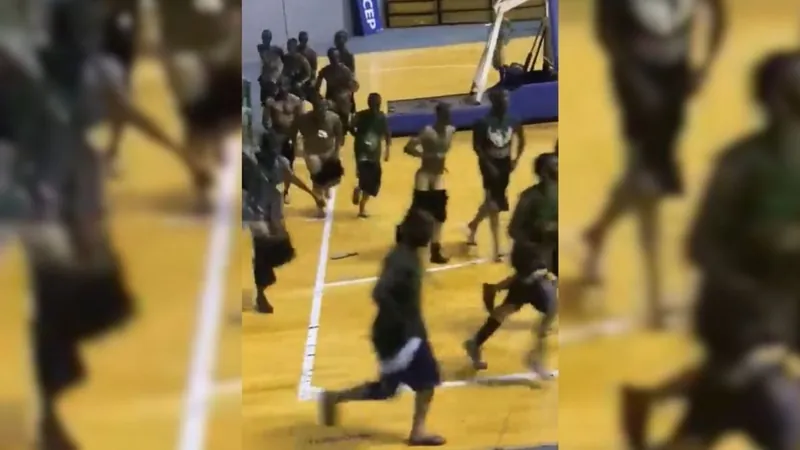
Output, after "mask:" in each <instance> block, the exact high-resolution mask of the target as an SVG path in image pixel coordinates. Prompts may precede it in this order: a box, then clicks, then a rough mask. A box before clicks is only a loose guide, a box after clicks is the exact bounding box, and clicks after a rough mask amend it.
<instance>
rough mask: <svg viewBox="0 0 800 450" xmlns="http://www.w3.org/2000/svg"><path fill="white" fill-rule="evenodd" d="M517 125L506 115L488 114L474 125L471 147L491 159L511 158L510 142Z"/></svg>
mask: <svg viewBox="0 0 800 450" xmlns="http://www.w3.org/2000/svg"><path fill="white" fill-rule="evenodd" d="M517 123H518V122H517V121H516V120H515V119H514V118H513V117H511V116H510V115H508V114H506V115H504V116H502V117H497V116H495V115H493V114H489V115H488V116H486V117H484V118H483V119H481V120H480V121H478V123H477V124H475V128H474V130H473V132H472V139H473V147H475V148H478V149H481V150H483V151H484V152H486V154H487V155H488V156H489V157H491V158H498V159H503V158H509V157H511V142H512V140H513V138H514V129H515V128H516V127H517Z"/></svg>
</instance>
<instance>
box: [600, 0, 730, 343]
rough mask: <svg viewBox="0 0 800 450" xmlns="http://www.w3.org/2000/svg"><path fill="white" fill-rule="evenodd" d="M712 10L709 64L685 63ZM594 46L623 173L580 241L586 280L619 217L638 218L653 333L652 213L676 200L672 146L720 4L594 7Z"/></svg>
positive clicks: (656, 311) (629, 0)
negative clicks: (609, 96) (605, 74)
mask: <svg viewBox="0 0 800 450" xmlns="http://www.w3.org/2000/svg"><path fill="white" fill-rule="evenodd" d="M701 6H708V9H709V10H710V12H711V14H710V18H711V20H712V24H711V27H710V28H711V38H710V49H709V52H708V59H707V60H706V61H705V62H704V63H703V64H702V65H700V66H699V67H696V68H694V67H692V66H691V63H690V54H691V44H692V43H693V42H694V41H693V39H692V38H691V37H692V31H693V29H694V23H695V22H696V20H695V19H696V18H697V17H698V12H699V11H701V9H702V8H701ZM596 11H597V24H598V30H597V32H598V35H599V40H600V42H601V44H602V46H603V48H604V50H605V53H606V56H607V58H608V59H609V63H610V67H611V71H612V79H613V83H614V90H615V93H616V96H617V103H618V104H619V107H620V109H621V111H622V128H623V134H624V137H625V145H626V146H627V151H626V157H627V160H628V161H627V164H628V168H627V171H626V172H625V175H624V176H623V178H622V179H621V180H620V182H619V183H618V185H617V186H616V187H615V189H614V191H612V193H611V195H610V198H609V200H608V203H607V205H606V206H605V208H604V209H603V211H602V212H601V214H600V216H599V217H598V219H597V221H596V222H595V223H593V224H592V225H591V226H590V227H589V229H588V230H587V231H586V233H585V235H584V240H585V241H586V244H587V246H588V250H589V254H588V257H587V260H586V267H585V279H586V281H587V282H588V283H591V284H594V283H599V282H600V275H599V261H600V256H601V252H602V248H603V245H604V243H605V239H606V236H607V235H608V232H609V230H610V229H611V227H612V226H613V225H614V224H615V223H616V222H617V220H618V219H619V218H621V217H622V216H623V215H624V214H627V213H629V212H633V213H634V214H636V216H637V218H638V220H639V222H640V228H641V234H642V239H641V242H642V249H643V252H644V257H645V271H646V282H647V297H648V299H647V301H648V303H649V305H650V306H649V315H650V322H651V325H652V326H655V327H659V326H662V325H663V314H661V312H662V311H660V309H661V299H660V296H661V280H660V270H659V267H658V266H659V264H658V260H659V258H660V257H659V252H658V244H659V236H658V226H659V218H658V208H659V205H660V204H661V201H662V200H663V199H664V198H665V197H668V196H674V195H680V194H681V193H682V192H683V182H682V177H681V174H680V169H679V167H678V160H677V159H678V155H677V148H678V138H679V135H680V132H681V130H682V128H683V123H684V119H685V110H686V105H687V103H688V101H689V100H690V99H691V97H692V96H693V95H694V94H695V93H696V92H697V91H698V89H699V88H700V87H701V85H702V83H703V81H704V80H705V78H706V76H707V74H708V71H709V69H710V66H711V64H712V62H713V61H714V59H715V58H716V56H717V53H718V51H719V48H720V44H721V42H722V36H723V30H724V17H723V13H724V11H723V5H722V1H721V0H682V1H672V0H626V1H617V0H597V8H596Z"/></svg>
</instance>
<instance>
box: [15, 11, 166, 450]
mask: <svg viewBox="0 0 800 450" xmlns="http://www.w3.org/2000/svg"><path fill="white" fill-rule="evenodd" d="M4 12H13V13H15V14H17V15H18V16H19V18H20V22H19V23H18V24H17V23H15V24H13V26H14V27H16V28H7V29H5V30H4V31H5V32H6V34H5V36H6V37H8V36H11V37H12V39H8V40H4V42H2V43H0V44H2V45H0V61H2V63H3V69H4V70H2V71H0V76H2V83H0V121H2V124H0V127H2V129H3V134H4V135H3V136H2V137H3V139H4V140H5V142H4V144H5V149H6V150H5V151H6V152H12V151H13V154H14V155H16V159H15V160H14V161H11V160H10V159H9V160H6V161H4V163H6V164H3V165H12V164H13V166H14V167H15V169H18V170H15V171H14V173H13V175H14V176H13V178H14V181H15V182H16V183H18V184H17V185H18V186H22V187H23V189H24V191H25V193H26V194H27V195H25V196H24V197H25V201H26V204H25V205H24V207H26V208H28V209H27V210H26V211H24V212H23V219H22V220H23V221H24V223H25V226H24V227H23V228H21V229H20V231H21V233H20V234H21V236H22V241H23V246H24V248H25V251H26V253H27V255H28V261H29V263H30V266H31V268H30V279H31V283H32V290H33V295H32V297H33V299H32V300H33V303H34V307H33V309H34V311H35V317H34V319H33V322H32V341H33V342H32V346H33V360H34V365H35V367H34V371H35V382H36V387H37V391H38V406H39V408H38V410H39V414H40V415H39V418H38V421H37V427H36V436H35V440H36V446H37V448H39V449H44V450H51V449H52V450H72V449H77V448H79V444H78V443H77V442H75V441H74V439H73V438H72V437H71V436H70V433H69V432H68V430H67V427H66V424H65V423H64V421H63V418H62V417H61V416H60V414H59V413H58V410H57V403H58V401H59V399H60V398H61V397H62V396H63V394H64V393H65V392H66V391H67V390H68V389H69V388H71V387H74V386H75V385H76V384H78V383H79V382H80V381H82V380H83V379H84V378H85V376H86V371H85V368H84V366H83V361H82V359H81V357H80V352H79V350H80V344H82V343H83V342H85V341H87V340H89V339H93V338H97V337H100V336H102V335H104V334H106V333H108V332H110V331H112V330H116V329H119V328H120V327H121V326H122V325H124V324H126V323H128V322H129V321H130V320H131V319H132V317H133V315H134V299H133V298H132V296H131V294H130V292H129V290H128V287H127V285H126V282H125V276H124V271H123V268H122V266H121V263H120V260H119V257H118V255H117V252H116V250H115V248H114V245H113V243H112V241H111V237H110V235H109V233H108V230H107V226H106V221H105V219H106V208H105V204H104V203H105V202H104V186H103V177H102V173H103V171H102V167H103V162H102V160H101V156H100V153H99V152H97V151H95V149H94V148H92V146H91V144H90V143H89V140H88V138H87V134H88V130H89V129H90V128H91V127H92V126H93V125H94V124H96V123H97V122H98V121H102V120H105V119H107V118H108V117H110V116H114V117H118V118H120V119H122V120H123V121H124V122H127V123H130V124H132V125H134V126H136V127H137V128H140V129H141V130H142V131H144V132H145V133H146V134H148V135H149V136H150V137H151V138H154V139H156V140H157V141H160V142H161V143H162V144H163V145H164V146H166V147H167V148H170V149H171V150H173V151H174V152H176V153H180V149H179V147H178V145H176V144H175V143H173V142H172V141H171V140H170V139H169V138H168V137H167V136H166V134H165V133H164V132H163V131H162V130H161V129H160V128H159V127H157V126H156V125H155V124H153V123H152V121H150V120H149V119H148V118H147V117H145V116H144V115H142V114H141V113H140V112H139V111H138V110H137V109H135V108H134V107H133V106H132V105H131V102H130V99H129V98H128V97H127V95H126V94H125V92H124V90H122V89H120V88H121V87H122V86H121V85H120V84H119V83H118V82H117V81H118V77H117V75H119V74H118V73H116V74H115V73H114V70H115V69H114V67H113V65H111V64H108V60H107V59H106V58H104V57H103V50H102V43H103V42H104V39H103V27H102V23H103V21H104V18H105V16H104V10H103V9H102V4H101V3H96V2H93V1H90V0H64V1H60V2H52V3H47V4H39V3H33V2H31V3H25V4H19V5H17V9H14V8H11V9H8V10H6V11H4ZM30 17H41V18H46V20H43V21H41V22H26V19H29V18H30ZM37 37H40V38H41V39H35V38H37ZM10 43H13V45H9V44H10ZM5 154H7V153H5Z"/></svg>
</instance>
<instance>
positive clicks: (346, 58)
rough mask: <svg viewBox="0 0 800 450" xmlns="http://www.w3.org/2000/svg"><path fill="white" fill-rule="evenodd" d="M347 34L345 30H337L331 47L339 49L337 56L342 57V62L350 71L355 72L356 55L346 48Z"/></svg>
mask: <svg viewBox="0 0 800 450" xmlns="http://www.w3.org/2000/svg"><path fill="white" fill-rule="evenodd" d="M349 38H350V37H349V36H348V35H347V32H346V31H343V30H342V31H337V32H336V34H335V35H334V36H333V47H334V48H335V49H336V50H338V51H339V56H340V57H341V59H342V64H344V65H345V66H347V68H348V69H350V72H353V73H356V57H355V56H353V53H351V52H350V49H348V48H347V41H348V40H349Z"/></svg>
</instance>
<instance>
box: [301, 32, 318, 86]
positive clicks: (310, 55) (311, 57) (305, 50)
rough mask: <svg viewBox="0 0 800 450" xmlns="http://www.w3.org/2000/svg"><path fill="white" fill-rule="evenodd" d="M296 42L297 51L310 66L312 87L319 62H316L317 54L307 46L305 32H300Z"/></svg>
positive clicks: (315, 79) (306, 34)
mask: <svg viewBox="0 0 800 450" xmlns="http://www.w3.org/2000/svg"><path fill="white" fill-rule="evenodd" d="M297 41H298V44H299V45H298V46H297V50H298V51H299V52H300V53H302V54H303V56H305V57H306V60H307V61H308V64H309V65H310V66H311V81H312V86H313V85H314V84H313V83H314V82H316V81H317V68H318V65H319V61H317V52H315V51H314V49H312V48H311V47H309V46H308V32H307V31H301V32H300V34H298V35H297Z"/></svg>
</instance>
